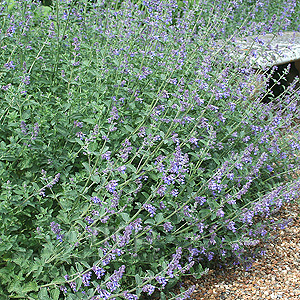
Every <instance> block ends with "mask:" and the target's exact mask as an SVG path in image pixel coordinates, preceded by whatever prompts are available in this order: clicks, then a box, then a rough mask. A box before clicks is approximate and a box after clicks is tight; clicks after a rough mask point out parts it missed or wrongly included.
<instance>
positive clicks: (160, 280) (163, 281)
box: [155, 276, 168, 289]
mask: <svg viewBox="0 0 300 300" xmlns="http://www.w3.org/2000/svg"><path fill="white" fill-rule="evenodd" d="M155 279H156V281H157V282H158V283H160V284H161V287H162V289H164V287H165V286H166V285H167V283H168V280H167V279H166V277H162V276H157V277H155Z"/></svg>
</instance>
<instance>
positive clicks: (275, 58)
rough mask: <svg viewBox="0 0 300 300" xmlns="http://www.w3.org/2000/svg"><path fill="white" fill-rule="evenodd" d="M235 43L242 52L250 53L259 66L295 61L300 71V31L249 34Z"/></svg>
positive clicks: (264, 66)
mask: <svg viewBox="0 0 300 300" xmlns="http://www.w3.org/2000/svg"><path fill="white" fill-rule="evenodd" d="M235 44H236V47H237V51H238V50H240V51H241V52H240V53H241V54H243V53H245V55H246V54H247V53H250V56H249V57H250V61H251V63H253V65H254V66H256V67H257V68H262V69H264V68H266V67H272V66H275V65H282V64H287V63H290V62H295V65H296V68H297V69H298V68H299V69H298V71H299V73H300V32H283V33H281V34H278V33H275V34H266V35H259V36H253V37H251V36H248V37H245V38H243V39H237V40H236V42H235ZM238 52H239V51H238Z"/></svg>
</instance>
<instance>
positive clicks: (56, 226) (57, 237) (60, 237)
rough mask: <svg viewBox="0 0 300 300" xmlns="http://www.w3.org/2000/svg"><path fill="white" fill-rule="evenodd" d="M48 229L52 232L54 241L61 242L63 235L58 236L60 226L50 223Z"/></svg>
mask: <svg viewBox="0 0 300 300" xmlns="http://www.w3.org/2000/svg"><path fill="white" fill-rule="evenodd" d="M50 227H51V230H52V232H53V233H55V234H56V239H57V240H59V241H60V242H63V235H61V234H60V232H61V228H60V225H59V224H58V223H55V222H51V224H50Z"/></svg>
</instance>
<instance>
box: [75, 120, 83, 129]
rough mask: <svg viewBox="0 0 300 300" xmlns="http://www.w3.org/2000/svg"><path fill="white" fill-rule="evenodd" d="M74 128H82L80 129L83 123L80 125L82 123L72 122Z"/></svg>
mask: <svg viewBox="0 0 300 300" xmlns="http://www.w3.org/2000/svg"><path fill="white" fill-rule="evenodd" d="M74 127H79V128H82V127H83V123H82V122H78V121H77V120H76V121H74Z"/></svg>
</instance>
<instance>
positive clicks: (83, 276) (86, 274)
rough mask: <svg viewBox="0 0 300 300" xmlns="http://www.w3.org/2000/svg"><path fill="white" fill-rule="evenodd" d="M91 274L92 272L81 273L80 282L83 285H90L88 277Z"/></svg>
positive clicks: (89, 277)
mask: <svg viewBox="0 0 300 300" xmlns="http://www.w3.org/2000/svg"><path fill="white" fill-rule="evenodd" d="M91 276H92V272H87V273H85V274H83V275H82V283H83V285H84V286H89V285H90V279H91Z"/></svg>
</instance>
